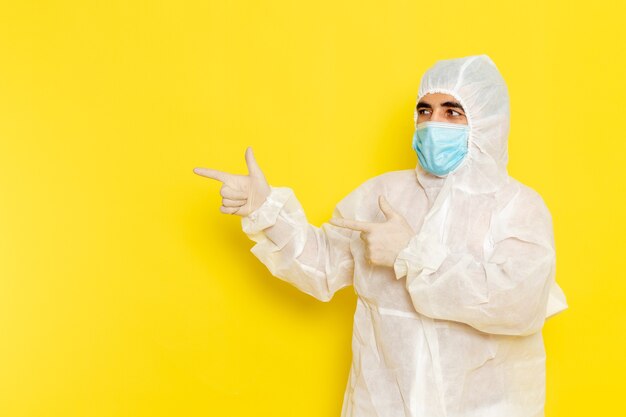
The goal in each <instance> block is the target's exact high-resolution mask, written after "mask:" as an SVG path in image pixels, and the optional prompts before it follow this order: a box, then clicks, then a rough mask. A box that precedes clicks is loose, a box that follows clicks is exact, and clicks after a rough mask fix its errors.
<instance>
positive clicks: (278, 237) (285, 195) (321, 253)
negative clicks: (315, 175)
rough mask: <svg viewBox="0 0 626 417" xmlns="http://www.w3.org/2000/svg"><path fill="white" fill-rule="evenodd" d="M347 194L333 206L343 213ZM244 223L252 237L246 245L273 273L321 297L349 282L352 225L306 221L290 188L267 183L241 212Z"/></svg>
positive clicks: (326, 298) (328, 296)
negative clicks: (262, 196) (258, 201)
mask: <svg viewBox="0 0 626 417" xmlns="http://www.w3.org/2000/svg"><path fill="white" fill-rule="evenodd" d="M342 208H343V209H344V210H348V209H349V208H350V207H349V206H348V198H345V199H344V200H342V201H341V202H340V203H339V204H337V206H336V207H335V208H334V211H333V217H334V218H342V217H343V215H344V214H345V213H342ZM241 221H242V229H243V231H244V232H245V233H246V235H247V236H248V237H249V238H250V239H251V240H253V241H254V242H256V244H255V245H254V246H253V247H252V248H251V249H250V251H251V252H252V253H253V254H254V255H255V256H256V257H257V258H258V259H259V260H260V261H261V262H262V263H263V264H264V265H265V266H267V268H268V269H269V271H270V272H271V273H272V275H274V276H275V277H277V278H280V279H282V280H284V281H286V282H289V283H290V284H292V285H294V286H295V287H296V288H298V289H299V290H301V291H302V292H304V293H306V294H309V295H311V296H312V297H315V298H316V299H318V300H320V301H329V300H330V299H331V298H332V297H333V295H334V294H335V292H336V291H338V290H340V289H341V288H343V287H346V286H348V285H351V284H352V282H353V273H354V259H353V257H352V252H351V251H350V240H351V236H352V233H353V232H352V231H350V230H346V229H343V228H339V227H336V226H334V225H332V224H330V223H324V224H322V226H321V227H316V226H314V225H312V224H309V222H308V221H307V218H306V215H305V213H304V210H303V208H302V206H301V204H300V202H299V201H298V199H297V198H296V196H295V194H294V192H293V190H292V189H290V188H287V187H271V193H270V194H269V196H268V197H267V199H266V200H265V202H264V203H263V204H262V205H261V206H260V207H258V208H257V209H256V210H255V211H253V212H252V213H250V214H249V215H248V216H245V217H242V219H241Z"/></svg>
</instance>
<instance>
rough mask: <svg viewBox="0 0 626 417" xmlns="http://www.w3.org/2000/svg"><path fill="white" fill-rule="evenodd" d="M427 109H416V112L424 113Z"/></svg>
mask: <svg viewBox="0 0 626 417" xmlns="http://www.w3.org/2000/svg"><path fill="white" fill-rule="evenodd" d="M427 111H428V109H419V110H418V111H417V114H426V112H427Z"/></svg>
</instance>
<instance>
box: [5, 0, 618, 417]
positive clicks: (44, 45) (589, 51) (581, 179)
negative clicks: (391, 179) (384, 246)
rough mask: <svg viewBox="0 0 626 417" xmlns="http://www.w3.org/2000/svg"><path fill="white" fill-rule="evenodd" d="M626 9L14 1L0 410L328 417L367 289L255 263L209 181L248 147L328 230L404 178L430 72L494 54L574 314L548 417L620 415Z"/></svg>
mask: <svg viewBox="0 0 626 417" xmlns="http://www.w3.org/2000/svg"><path fill="white" fill-rule="evenodd" d="M625 20H626V10H625V6H624V2H623V1H619V0H615V1H608V0H598V1H593V2H569V1H561V2H556V3H552V4H546V2H545V1H539V0H531V1H525V2H503V1H498V0H493V1H475V2H437V1H431V2H426V1H409V0H406V1H386V2H364V1H343V2H342V1H337V0H333V1H327V0H317V1H310V2H303V1H295V0H292V1H289V0H264V1H261V0H258V1H251V0H249V1H216V0H213V1H174V0H163V1H154V0H151V1H148V0H145V1H122V0H116V1H113V0H109V1H95V0H91V1H77V0H74V1H34V0H31V1H14V2H9V1H3V2H2V3H1V5H0V415H1V416H7V417H9V416H10V417H22V416H63V417H73V416H89V417H91V416H129V417H130V416H132V417H139V416H146V417H148V416H149V417H157V416H272V417H274V416H276V417H280V416H298V417H306V416H317V417H319V416H328V417H331V416H339V412H340V410H341V401H342V396H343V390H344V388H345V384H346V379H347V376H348V370H349V366H350V357H351V356H350V335H351V329H352V314H353V311H354V305H355V294H354V292H353V290H352V288H347V289H344V290H342V291H340V292H339V293H337V294H336V295H335V298H333V300H332V301H331V302H330V303H321V302H318V301H316V300H315V299H313V298H312V297H309V296H308V295H306V294H303V293H300V292H298V291H297V290H296V289H295V288H293V287H291V286H290V285H289V284H286V283H284V282H282V281H280V280H278V279H276V278H274V277H272V276H271V275H270V274H269V272H267V270H266V269H265V267H264V266H263V265H262V264H261V263H260V262H258V260H256V258H255V257H254V256H253V255H252V254H251V253H250V252H249V249H250V248H251V247H252V244H253V242H251V241H249V240H248V239H247V238H246V237H245V235H244V234H243V232H242V231H241V226H240V218H239V217H236V216H228V215H223V214H221V213H220V212H219V209H218V208H219V205H220V202H221V198H220V196H219V186H220V183H218V182H215V181H212V180H209V179H206V178H201V177H199V176H197V175H195V174H193V172H192V169H193V168H194V167H196V166H205V167H212V168H217V169H222V170H226V171H229V172H234V173H242V174H243V173H246V166H245V161H244V151H245V148H246V146H248V145H251V146H253V148H254V150H255V154H256V157H257V161H258V162H259V164H260V165H261V167H262V168H263V170H264V171H265V174H266V176H267V178H268V180H269V181H270V183H271V184H272V185H276V186H289V187H291V188H293V189H294V190H295V192H296V195H297V196H298V198H299V199H300V201H301V202H302V204H303V206H304V207H305V209H306V210H307V215H308V217H309V221H310V222H311V223H313V224H316V225H320V224H321V223H322V222H324V221H326V220H327V219H328V218H329V217H330V215H331V213H332V209H333V207H334V204H336V203H337V202H338V201H339V200H340V199H341V198H342V197H343V196H344V195H346V194H347V193H348V192H349V191H351V190H352V189H354V188H355V187H356V186H357V185H359V184H360V183H362V182H363V181H365V180H366V179H368V178H371V177H372V176H374V175H377V174H380V173H383V172H386V171H390V170H399V169H407V168H412V167H414V166H415V164H416V163H417V158H416V156H415V153H414V152H413V150H412V149H411V145H410V143H411V135H412V132H413V121H412V117H413V107H414V105H415V99H416V94H417V88H418V86H419V81H420V77H421V75H422V74H423V72H424V71H425V70H426V69H427V68H428V67H430V66H431V65H432V64H433V63H434V62H435V61H436V60H438V59H445V58H452V57H459V56H465V55H473V54H481V53H486V54H488V55H489V56H490V57H491V58H492V59H493V60H494V61H495V62H496V64H497V65H498V67H499V69H500V70H501V72H502V74H503V76H504V77H505V79H506V80H507V83H508V86H509V89H510V95H511V111H512V125H511V135H510V147H509V151H510V164H509V169H510V174H511V175H512V176H513V177H515V178H517V179H519V180H520V181H522V182H524V183H525V184H527V185H529V186H531V187H533V188H534V189H536V190H537V191H539V192H540V193H541V195H542V196H543V198H544V200H545V201H546V203H547V205H548V207H549V208H550V210H551V212H552V215H553V218H554V224H555V236H556V244H557V256H558V266H557V281H558V282H559V284H560V285H561V287H562V288H563V290H564V291H565V293H566V295H567V297H568V302H569V304H570V309H569V310H567V311H566V312H564V313H562V314H561V315H558V316H556V317H555V318H554V319H550V320H549V321H548V322H547V324H546V326H545V328H544V335H545V340H546V349H547V353H548V392H547V404H546V415H547V416H548V417H559V416H561V417H572V416H591V415H595V416H618V415H625V414H626V405H625V404H624V401H623V379H624V375H626V363H625V361H626V360H625V359H624V358H625V356H626V355H625V352H626V296H625V293H626V291H625V290H626V279H625V274H624V271H625V270H626V255H625V254H624V249H625V245H624V235H626V220H625V214H624V213H625V209H626V204H625V196H626V190H625V182H626V181H625V180H626V174H625V172H624V164H625V162H626V161H625V157H624V154H625V152H626V135H625V134H624V127H625V114H626V108H625V107H626V106H625V105H624V103H625V99H624V97H625V96H626V77H625V76H624V74H625V73H626V70H625V66H624V62H625V60H626V56H625V50H624V44H626V35H625V32H624V29H623V27H624V25H623V23H624V21H625Z"/></svg>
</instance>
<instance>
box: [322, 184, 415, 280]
mask: <svg viewBox="0 0 626 417" xmlns="http://www.w3.org/2000/svg"><path fill="white" fill-rule="evenodd" d="M378 205H379V207H380V210H381V211H382V212H383V214H384V215H385V219H387V220H386V221H384V222H382V223H372V222H362V221H357V220H350V219H337V218H333V219H330V223H331V224H334V225H335V226H339V227H344V228H347V229H352V230H355V231H357V232H361V240H363V241H364V242H365V259H366V260H367V261H368V262H370V263H371V264H374V265H382V266H388V267H391V268H393V264H394V262H395V260H396V258H397V257H398V254H399V253H400V251H401V250H402V249H404V248H405V247H406V246H407V245H408V244H409V241H410V240H411V238H412V237H413V236H414V235H415V232H414V231H413V229H412V228H411V225H409V223H408V222H407V221H406V219H405V218H404V217H403V216H402V215H401V214H400V213H398V212H396V211H394V210H393V208H392V207H391V205H389V202H388V201H387V200H386V199H385V197H384V196H382V195H381V196H379V197H378Z"/></svg>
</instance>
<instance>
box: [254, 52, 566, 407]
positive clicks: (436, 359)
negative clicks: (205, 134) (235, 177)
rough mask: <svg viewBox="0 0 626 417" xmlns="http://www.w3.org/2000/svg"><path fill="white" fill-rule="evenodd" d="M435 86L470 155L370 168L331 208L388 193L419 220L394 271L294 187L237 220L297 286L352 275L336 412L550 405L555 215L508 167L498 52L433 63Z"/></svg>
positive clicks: (427, 86)
mask: <svg viewBox="0 0 626 417" xmlns="http://www.w3.org/2000/svg"><path fill="white" fill-rule="evenodd" d="M434 92H443V93H447V94H451V95H453V96H454V97H455V98H457V99H458V100H459V102H460V103H461V104H462V105H463V108H464V109H465V112H466V116H467V118H468V121H469V125H470V139H469V151H468V155H467V157H466V158H465V160H464V161H463V163H462V164H461V165H460V166H459V167H458V168H457V169H456V170H454V171H453V172H451V173H450V174H448V175H447V176H446V177H436V176H433V175H431V174H429V173H427V172H426V171H424V170H423V169H422V168H421V167H420V166H419V164H418V165H417V166H416V167H415V169H407V170H400V171H392V172H388V173H385V174H382V175H379V176H377V177H374V178H371V179H369V180H367V181H365V182H364V183H363V184H361V185H360V186H359V187H357V188H356V189H355V190H354V191H352V192H351V193H350V194H348V195H347V196H346V197H345V198H343V199H342V200H341V201H340V202H339V203H338V204H337V206H336V207H335V210H334V212H333V217H335V218H342V217H343V218H347V219H354V220H361V221H384V215H383V213H382V212H381V211H380V208H379V205H378V196H379V195H380V194H383V195H384V196H385V197H386V199H387V200H388V201H389V203H390V204H391V206H392V207H393V208H394V209H395V210H396V211H398V212H399V213H401V214H402V215H403V216H404V217H405V218H406V219H407V221H408V222H409V224H410V225H411V227H412V228H413V230H417V231H419V232H418V233H417V234H416V235H415V236H414V237H413V238H412V239H411V241H410V242H409V244H408V245H407V247H406V248H404V249H403V250H402V251H401V252H400V253H399V254H398V257H397V259H396V262H395V264H394V267H393V268H389V267H380V266H373V265H371V264H368V262H366V261H365V259H364V251H365V248H364V242H363V241H362V240H361V239H360V238H359V233H358V232H353V231H351V230H348V229H344V228H339V227H336V226H334V225H331V224H329V223H324V224H322V226H321V227H316V226H313V225H311V224H309V223H308V221H307V218H306V216H305V213H304V210H303V208H302V206H301V205H300V203H299V202H298V200H297V198H296V196H295V195H294V193H293V191H292V190H291V189H290V188H287V187H271V189H272V191H271V193H270V195H269V197H268V198H267V200H266V201H265V202H264V203H263V205H261V206H260V207H259V208H258V209H257V210H255V211H254V212H252V213H251V214H250V215H249V216H246V217H242V228H243V230H244V232H245V233H246V234H247V235H248V236H249V237H250V239H252V240H253V241H255V242H256V244H255V245H254V246H253V247H252V249H251V251H252V253H254V255H255V256H256V257H257V258H258V259H260V260H261V262H263V263H264V264H265V265H266V266H267V267H268V269H269V270H270V272H271V273H272V274H273V275H274V276H276V277H278V278H280V279H283V280H285V281H287V282H289V283H291V284H293V285H294V286H296V287H297V288H299V289H300V290H301V291H303V292H305V293H307V294H310V295H311V296H313V297H315V298H317V299H319V300H322V301H328V300H330V299H331V298H332V297H333V294H334V293H335V292H336V291H337V290H339V289H341V288H343V287H345V286H348V285H353V286H354V291H355V292H356V294H357V295H358V299H357V300H358V301H357V305H356V311H355V314H354V327H353V338H352V353H353V360H352V367H351V371H350V375H349V379H348V382H347V386H346V391H345V396H344V403H343V409H342V414H341V415H342V417H370V416H371V417H383V416H388V417H399V416H407V417H408V416H411V417H439V416H441V417H444V416H445V417H453V416H459V417H461V416H463V417H491V416H493V417H503V416H506V417H535V416H543V415H544V412H543V409H544V402H545V350H544V344H543V338H542V334H541V329H542V326H543V324H544V322H545V320H546V318H547V317H549V316H551V315H554V314H556V313H558V312H560V311H563V310H564V309H566V308H567V303H566V300H565V296H564V294H563V292H562V291H561V289H560V288H559V286H558V285H557V284H556V282H555V249H554V242H553V230H552V222H551V217H550V213H549V211H548V209H547V208H546V206H545V204H544V202H543V200H542V199H541V197H540V196H539V195H538V194H537V193H536V192H535V191H533V190H532V189H530V188H529V187H527V186H525V185H523V184H521V183H520V182H518V181H516V180H514V179H513V178H511V177H509V176H508V174H507V171H506V164H507V136H508V131H509V99H508V92H507V88H506V85H505V82H504V80H503V79H502V77H501V75H500V74H499V72H498V70H497V69H496V66H495V65H494V63H493V62H492V61H491V59H490V58H489V57H488V56H486V55H479V56H471V57H465V58H459V59H451V60H443V61H438V62H437V63H436V64H435V65H434V66H433V67H432V68H430V69H429V70H428V71H427V72H426V73H425V74H424V76H423V78H422V81H421V84H420V88H419V97H418V98H421V97H423V96H424V95H425V94H427V93H434ZM405 140H406V141H407V148H408V149H410V137H407V138H405ZM411 152H412V151H411Z"/></svg>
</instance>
